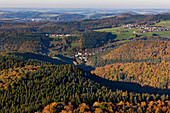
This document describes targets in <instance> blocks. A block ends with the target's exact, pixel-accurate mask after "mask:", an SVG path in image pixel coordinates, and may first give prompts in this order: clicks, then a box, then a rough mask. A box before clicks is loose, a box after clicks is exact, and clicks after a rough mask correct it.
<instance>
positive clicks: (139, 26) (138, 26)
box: [122, 24, 170, 34]
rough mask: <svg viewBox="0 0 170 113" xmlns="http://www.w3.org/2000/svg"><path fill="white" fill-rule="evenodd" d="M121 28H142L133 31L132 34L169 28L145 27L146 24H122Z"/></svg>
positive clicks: (167, 28)
mask: <svg viewBox="0 0 170 113" xmlns="http://www.w3.org/2000/svg"><path fill="white" fill-rule="evenodd" d="M122 27H123V28H128V29H132V28H137V29H143V30H142V31H134V32H133V33H134V34H137V33H145V32H153V31H155V32H157V31H168V30H169V29H170V27H156V26H154V27H147V26H146V25H134V24H128V25H125V26H122Z"/></svg>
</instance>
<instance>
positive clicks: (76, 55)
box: [72, 52, 95, 62]
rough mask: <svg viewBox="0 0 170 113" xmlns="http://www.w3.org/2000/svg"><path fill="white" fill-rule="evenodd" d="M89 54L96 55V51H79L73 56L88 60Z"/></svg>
mask: <svg viewBox="0 0 170 113" xmlns="http://www.w3.org/2000/svg"><path fill="white" fill-rule="evenodd" d="M88 55H95V53H81V52H78V53H77V54H75V55H74V56H72V57H73V58H79V59H80V60H82V61H85V62H87V60H88Z"/></svg>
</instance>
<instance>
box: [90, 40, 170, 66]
mask: <svg viewBox="0 0 170 113" xmlns="http://www.w3.org/2000/svg"><path fill="white" fill-rule="evenodd" d="M162 60H165V62H169V61H170V41H168V40H167V41H163V40H156V39H152V38H151V39H146V40H143V39H139V40H134V41H133V40H132V41H130V42H127V43H125V44H123V45H120V46H117V47H115V48H113V49H111V50H110V51H108V52H105V53H104V54H99V55H97V56H95V57H92V58H91V59H90V61H89V62H88V64H89V65H91V66H93V67H102V66H105V65H107V64H113V63H129V62H161V61H162Z"/></svg>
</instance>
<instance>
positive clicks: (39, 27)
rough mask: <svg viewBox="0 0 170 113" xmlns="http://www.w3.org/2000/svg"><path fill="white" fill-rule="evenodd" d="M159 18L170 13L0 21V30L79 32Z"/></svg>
mask: <svg viewBox="0 0 170 113" xmlns="http://www.w3.org/2000/svg"><path fill="white" fill-rule="evenodd" d="M160 20H170V14H158V15H128V16H127V15H121V16H117V17H111V18H106V19H96V20H83V21H70V22H9V21H4V22H0V32H21V33H30V32H31V33H68V32H81V31H85V30H91V29H96V28H110V27H115V26H121V25H122V24H132V23H137V24H148V25H149V24H153V23H156V22H159V21H160Z"/></svg>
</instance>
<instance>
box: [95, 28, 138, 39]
mask: <svg viewBox="0 0 170 113" xmlns="http://www.w3.org/2000/svg"><path fill="white" fill-rule="evenodd" d="M94 31H98V32H111V33H113V34H116V35H117V37H116V39H118V40H122V39H129V38H132V37H133V32H134V31H141V30H140V29H136V28H132V29H126V28H122V27H115V28H105V29H98V30H94Z"/></svg>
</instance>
